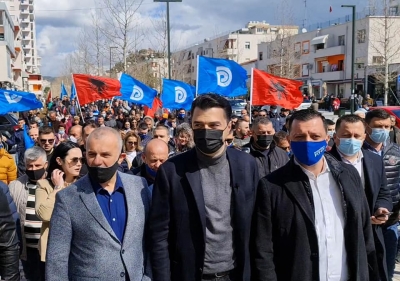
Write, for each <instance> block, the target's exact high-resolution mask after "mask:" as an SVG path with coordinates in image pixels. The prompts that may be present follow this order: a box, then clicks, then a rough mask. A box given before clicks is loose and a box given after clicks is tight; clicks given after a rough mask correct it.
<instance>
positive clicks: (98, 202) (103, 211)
mask: <svg viewBox="0 0 400 281" xmlns="http://www.w3.org/2000/svg"><path fill="white" fill-rule="evenodd" d="M86 147H87V152H86V159H87V164H88V171H89V175H87V176H84V177H83V178H81V179H80V180H78V181H77V182H75V183H74V184H72V185H71V186H69V187H68V188H66V189H64V190H62V191H60V192H58V193H57V196H56V203H55V207H54V211H53V215H52V218H51V221H50V235H49V241H48V248H47V256H46V261H47V262H46V280H48V281H67V280H70V281H89V280H91V281H92V280H99V281H117V280H121V281H127V280H129V281H142V280H150V277H151V274H150V272H149V270H150V268H149V267H148V266H147V262H146V261H147V260H148V259H147V257H148V255H147V253H146V247H147V245H146V243H145V234H144V232H145V225H146V218H147V214H148V211H149V207H150V194H149V191H148V188H147V183H146V181H145V180H144V179H142V178H140V177H136V176H131V175H126V174H122V173H119V172H117V169H118V166H119V164H118V159H119V157H120V152H121V148H122V140H121V137H120V135H119V133H118V132H117V131H116V130H114V129H112V128H108V127H102V128H97V129H96V130H94V131H93V132H92V133H91V134H90V135H89V138H88V140H87V146H86Z"/></svg>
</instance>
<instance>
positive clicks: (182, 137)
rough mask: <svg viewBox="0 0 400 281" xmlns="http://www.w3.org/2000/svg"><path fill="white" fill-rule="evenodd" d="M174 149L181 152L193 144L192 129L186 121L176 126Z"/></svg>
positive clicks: (190, 147)
mask: <svg viewBox="0 0 400 281" xmlns="http://www.w3.org/2000/svg"><path fill="white" fill-rule="evenodd" d="M175 143H176V151H177V152H178V153H182V152H185V151H188V150H190V149H192V148H193V147H194V146H195V145H194V141H193V130H192V128H190V125H189V124H188V123H182V124H180V125H179V126H178V127H176V134H175Z"/></svg>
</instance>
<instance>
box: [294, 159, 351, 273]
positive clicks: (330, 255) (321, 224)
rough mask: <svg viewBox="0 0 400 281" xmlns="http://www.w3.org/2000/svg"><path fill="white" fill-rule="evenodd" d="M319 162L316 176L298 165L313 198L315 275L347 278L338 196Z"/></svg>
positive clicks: (327, 170)
mask: <svg viewBox="0 0 400 281" xmlns="http://www.w3.org/2000/svg"><path fill="white" fill-rule="evenodd" d="M323 161H324V166H323V170H322V172H321V173H320V174H319V175H318V177H315V176H314V174H313V173H311V172H310V171H308V170H306V169H304V168H303V167H302V166H301V165H300V167H301V169H302V170H303V172H304V173H305V174H306V175H307V176H308V178H309V180H310V186H311V190H312V196H313V201H314V212H315V222H314V225H315V231H316V232H317V237H318V249H319V277H320V281H347V280H348V279H349V278H348V276H349V275H348V267H347V253H346V248H345V241H344V215H343V204H342V195H341V192H340V189H339V186H338V184H337V183H336V181H335V180H334V178H333V176H332V173H331V171H330V169H329V167H328V165H327V162H326V160H325V158H323ZM296 164H298V162H297V161H296Z"/></svg>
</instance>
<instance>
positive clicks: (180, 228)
mask: <svg viewBox="0 0 400 281" xmlns="http://www.w3.org/2000/svg"><path fill="white" fill-rule="evenodd" d="M231 114H232V109H231V106H230V104H229V102H228V100H226V99H225V98H224V97H221V96H218V95H215V94H207V95H201V96H199V97H197V98H196V100H195V101H194V102H193V104H192V109H191V116H192V119H191V122H192V127H193V132H194V141H195V144H196V148H194V149H192V150H190V151H188V152H186V153H182V154H180V155H177V156H175V157H173V158H171V159H169V160H168V161H166V162H165V163H164V164H163V165H161V166H160V168H159V169H158V171H157V176H156V179H155V183H154V189H153V203H152V208H151V212H150V221H149V226H150V239H151V245H152V249H151V260H152V270H153V281H200V280H215V279H217V278H218V280H221V281H233V280H235V281H249V280H250V258H249V255H250V253H249V242H250V241H249V239H250V228H251V218H252V213H253V208H254V204H255V195H256V186H257V182H258V170H257V164H256V162H255V160H254V158H253V157H252V156H250V155H247V154H246V153H244V152H241V151H238V150H236V149H226V146H225V145H224V142H225V139H226V137H227V136H228V134H229V132H230V130H231V123H230V119H231Z"/></svg>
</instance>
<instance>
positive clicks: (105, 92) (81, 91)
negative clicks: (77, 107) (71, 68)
mask: <svg viewBox="0 0 400 281" xmlns="http://www.w3.org/2000/svg"><path fill="white" fill-rule="evenodd" d="M72 77H73V80H74V84H75V89H76V94H77V96H78V100H79V103H80V104H88V103H91V102H94V101H98V100H101V99H110V98H113V97H117V96H121V93H120V92H119V90H120V89H121V83H120V82H119V81H118V80H117V79H111V78H106V77H99V76H91V75H87V74H73V75H72Z"/></svg>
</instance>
